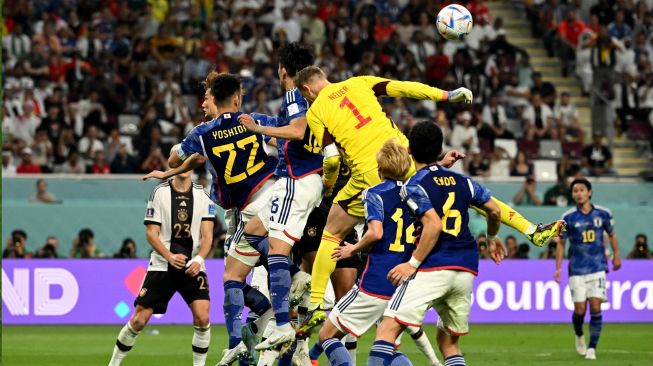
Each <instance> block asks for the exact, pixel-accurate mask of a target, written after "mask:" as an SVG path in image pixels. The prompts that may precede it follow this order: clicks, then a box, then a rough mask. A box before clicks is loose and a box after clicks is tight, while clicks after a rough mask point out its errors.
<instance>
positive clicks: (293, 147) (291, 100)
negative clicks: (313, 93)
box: [275, 88, 322, 179]
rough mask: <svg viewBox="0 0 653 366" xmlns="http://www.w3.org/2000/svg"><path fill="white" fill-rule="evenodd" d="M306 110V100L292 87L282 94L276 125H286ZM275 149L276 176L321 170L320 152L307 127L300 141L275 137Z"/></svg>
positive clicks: (296, 174)
mask: <svg viewBox="0 0 653 366" xmlns="http://www.w3.org/2000/svg"><path fill="white" fill-rule="evenodd" d="M307 111H308V102H307V101H306V99H304V97H303V96H302V95H301V93H300V92H299V90H297V88H292V89H290V90H288V91H287V92H286V94H284V96H283V100H282V101H281V108H280V109H279V115H278V117H277V125H278V126H279V127H283V126H287V125H289V124H290V121H292V120H293V119H295V118H300V117H305V116H306V112H307ZM277 149H278V151H279V165H278V166H277V170H276V171H275V174H276V175H277V176H278V177H290V178H294V179H299V178H302V177H305V176H307V175H310V174H313V173H318V172H320V171H322V154H320V148H319V147H317V146H316V143H315V137H314V136H313V134H312V133H311V129H310V128H308V127H306V132H305V133H304V138H303V139H302V140H301V141H289V140H284V139H277Z"/></svg>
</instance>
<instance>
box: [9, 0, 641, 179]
mask: <svg viewBox="0 0 653 366" xmlns="http://www.w3.org/2000/svg"><path fill="white" fill-rule="evenodd" d="M461 3H464V4H465V5H466V6H467V7H468V8H469V9H470V11H471V13H472V14H473V17H474V27H473V28H472V31H471V33H470V34H469V36H468V37H467V38H466V39H465V41H464V42H445V40H444V39H443V38H442V37H440V36H439V35H438V34H437V31H436V29H435V21H434V20H435V16H436V14H437V11H438V10H439V9H440V8H441V7H442V6H443V5H444V4H445V2H443V1H439V0H375V1H371V0H367V1H345V0H340V1H326V0H321V1H316V2H310V1H299V0H247V1H233V0H216V1H214V2H211V1H209V2H205V1H192V0H189V1H180V2H174V3H168V2H166V1H103V2H86V1H80V2H31V1H25V0H14V1H6V2H5V3H4V9H3V10H4V23H3V32H4V37H3V51H4V52H3V53H2V55H3V72H4V75H5V77H4V89H5V94H4V108H3V109H4V124H3V137H4V139H3V174H5V175H12V174H21V173H40V172H42V173H49V172H59V173H74V174H81V173H89V174H106V173H141V172H145V171H149V170H153V169H164V168H166V167H167V161H166V156H167V154H168V151H169V149H170V147H171V146H172V144H174V143H176V142H178V141H179V140H180V139H181V138H182V137H183V136H184V135H185V134H186V133H187V132H188V131H189V130H190V129H191V128H192V127H193V126H194V125H196V124H198V123H200V122H201V121H202V120H203V118H204V117H203V115H202V112H201V110H200V108H198V103H201V99H202V97H203V88H202V85H201V81H202V80H203V78H204V77H205V75H206V74H207V73H208V72H209V71H210V70H217V71H219V72H222V71H230V72H234V73H237V74H239V75H240V76H241V77H242V79H243V84H244V92H245V96H244V110H246V111H256V112H262V113H268V114H275V113H276V111H277V110H278V107H279V104H280V98H281V96H282V93H281V92H282V90H281V87H280V84H279V80H278V78H277V75H276V60H275V54H276V50H277V49H278V47H279V46H281V45H283V44H285V43H287V42H294V41H301V42H304V43H306V44H310V45H312V46H313V47H314V51H315V54H316V56H317V64H318V65H319V66H320V67H322V68H324V69H325V71H326V72H327V73H328V74H329V75H330V78H331V79H332V80H333V81H340V80H343V79H346V78H348V77H351V76H354V75H362V74H371V75H378V76H383V77H388V78H396V79H404V80H415V81H421V82H425V83H428V84H430V85H434V86H437V87H439V88H442V89H445V90H451V89H455V88H457V87H459V86H461V85H464V86H466V87H468V88H470V89H471V90H472V91H473V93H474V96H475V99H474V101H475V103H474V104H473V105H472V106H469V107H468V106H460V105H451V104H447V103H443V104H441V105H436V103H434V102H431V101H414V100H407V99H401V100H384V101H383V105H384V108H385V110H386V112H387V113H388V115H389V116H391V117H392V118H393V120H394V121H395V122H396V123H397V124H398V125H399V126H400V127H401V128H402V129H405V130H407V129H409V128H410V127H411V126H412V125H413V124H414V123H415V121H417V120H420V119H431V120H435V121H436V122H437V123H438V124H440V125H441V126H442V128H443V129H444V130H445V136H446V143H447V145H448V146H447V147H453V148H457V149H460V150H462V151H463V152H466V153H468V154H470V155H471V158H470V159H468V165H470V166H467V167H465V169H467V170H468V171H469V172H470V173H472V174H473V175H481V176H483V175H489V174H491V175H493V176H499V177H503V176H509V175H513V174H512V173H513V171H515V165H516V164H521V163H520V162H518V161H517V157H515V156H508V155H506V154H504V153H502V152H501V151H499V152H496V151H495V150H496V149H494V146H495V140H496V139H513V140H514V139H518V143H520V144H522V143H523V144H527V145H528V146H530V147H531V149H530V150H528V151H532V152H534V153H532V154H529V155H528V156H527V159H528V160H531V159H533V158H535V157H537V148H536V146H537V145H538V144H539V142H540V141H541V140H543V139H551V140H558V141H561V142H575V143H578V144H580V143H582V140H583V136H584V135H585V134H587V131H583V129H582V128H581V127H580V125H579V123H578V111H577V109H576V107H575V106H574V104H573V103H572V102H571V99H570V96H569V95H568V94H565V93H560V95H558V92H557V91H556V88H555V86H554V85H553V84H552V83H550V82H547V81H546V80H543V78H542V75H541V74H540V73H538V72H535V70H534V69H533V67H532V66H531V65H530V61H529V60H530V58H529V55H528V54H527V53H526V52H525V51H524V50H523V49H520V48H519V47H516V46H515V45H513V44H511V43H510V42H508V41H507V39H506V36H505V30H504V29H503V21H502V19H501V18H493V16H492V15H491V14H490V12H489V9H488V7H487V5H486V4H485V1H484V0H470V1H461ZM651 95H652V96H653V93H651ZM129 121H133V122H129ZM533 146H535V148H533ZM480 153H482V155H481V156H478V154H480ZM489 156H492V158H491V159H488V158H484V157H489ZM592 156H598V154H593V155H592ZM520 159H521V158H520ZM510 160H514V161H513V162H511V161H510ZM608 160H609V159H608ZM472 162H473V163H472ZM495 164H497V167H495V166H494V165H495ZM506 164H507V165H508V167H507V169H505V165H506ZM576 165H577V166H578V169H577V170H576V171H575V172H572V173H573V174H576V173H578V172H580V169H581V167H580V165H583V164H581V162H580V161H578V162H577V163H576ZM584 165H585V166H583V167H584V168H587V167H588V164H584ZM610 172H611V171H610V170H609V169H604V170H603V172H602V173H603V174H608V173H610ZM517 175H521V173H517Z"/></svg>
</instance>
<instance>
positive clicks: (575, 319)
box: [571, 313, 584, 337]
mask: <svg viewBox="0 0 653 366" xmlns="http://www.w3.org/2000/svg"><path fill="white" fill-rule="evenodd" d="M583 318H584V316H582V315H578V314H576V313H574V315H572V316H571V322H572V323H573V324H574V332H575V333H576V336H578V337H580V336H582V335H583Z"/></svg>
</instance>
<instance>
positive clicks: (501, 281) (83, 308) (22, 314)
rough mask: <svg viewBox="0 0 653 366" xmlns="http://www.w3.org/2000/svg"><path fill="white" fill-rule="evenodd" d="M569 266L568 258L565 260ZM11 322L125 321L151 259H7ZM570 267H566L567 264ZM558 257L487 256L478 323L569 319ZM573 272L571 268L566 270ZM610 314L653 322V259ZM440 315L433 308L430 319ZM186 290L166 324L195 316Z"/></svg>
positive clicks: (619, 282)
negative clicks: (557, 275)
mask: <svg viewBox="0 0 653 366" xmlns="http://www.w3.org/2000/svg"><path fill="white" fill-rule="evenodd" d="M223 263H224V262H223V261H221V260H211V261H207V273H208V275H209V282H210V285H211V286H210V287H211V301H212V306H211V323H213V324H219V323H224V316H223V313H222V300H223V293H222V286H221V279H222V272H223V265H224V264H223ZM565 266H566V264H565ZM2 267H3V268H2V318H3V323H4V324H122V323H124V322H125V321H126V320H127V319H128V318H129V316H130V315H131V313H132V311H133V301H134V298H135V296H136V295H137V294H138V291H139V290H140V285H141V282H142V279H143V276H144V275H145V271H146V269H147V261H145V260H123V259H104V260H102V259H97V260H94V259H87V260H4V261H3V266H2ZM564 268H566V267H564ZM554 269H555V264H554V262H553V261H537V260H524V261H505V262H503V263H502V264H501V265H499V266H497V265H495V264H494V263H492V262H489V261H482V262H481V265H480V272H479V277H477V278H476V280H475V284H474V294H473V307H472V311H471V322H472V323H509V322H520V323H543V322H547V323H550V322H568V321H569V319H570V313H571V309H572V308H573V304H572V302H571V297H570V293H569V289H568V288H567V286H566V283H567V279H566V277H565V278H563V279H562V283H561V284H560V285H558V284H557V283H555V282H554V281H553V271H554ZM563 272H566V271H563ZM607 286H608V287H607V294H608V301H607V302H606V303H604V304H603V318H604V320H605V321H607V322H653V261H645V260H640V261H637V260H631V261H624V263H623V267H622V269H621V270H619V271H616V272H611V273H609V274H608V279H607ZM435 319H436V315H435V314H434V313H433V312H429V314H428V315H427V319H426V321H427V322H434V321H435ZM191 321H192V317H191V314H190V311H189V310H188V308H187V306H186V304H185V303H184V301H183V300H182V299H181V297H180V296H179V295H175V297H174V298H173V300H172V301H171V303H170V305H169V307H168V312H167V314H165V315H163V316H156V317H154V318H153V319H152V320H151V322H152V323H155V324H156V323H158V324H174V323H183V324H186V323H190V322H191Z"/></svg>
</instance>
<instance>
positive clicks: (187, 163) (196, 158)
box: [143, 152, 206, 180]
mask: <svg viewBox="0 0 653 366" xmlns="http://www.w3.org/2000/svg"><path fill="white" fill-rule="evenodd" d="M173 154H175V155H176V154H177V153H176V152H174V153H173ZM205 162H206V159H205V158H204V157H203V156H202V155H200V154H198V153H194V154H193V155H191V156H190V157H189V158H188V159H186V160H184V161H183V163H181V165H179V166H177V167H176V168H172V169H168V170H166V171H165V172H162V171H160V170H154V171H152V172H150V173H149V174H147V175H145V176H144V177H143V180H148V179H150V178H156V179H161V180H164V179H168V178H170V177H174V176H175V175H178V174H182V173H186V172H188V171H191V170H193V169H195V168H199V167H201V166H202V165H204V163H205Z"/></svg>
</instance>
